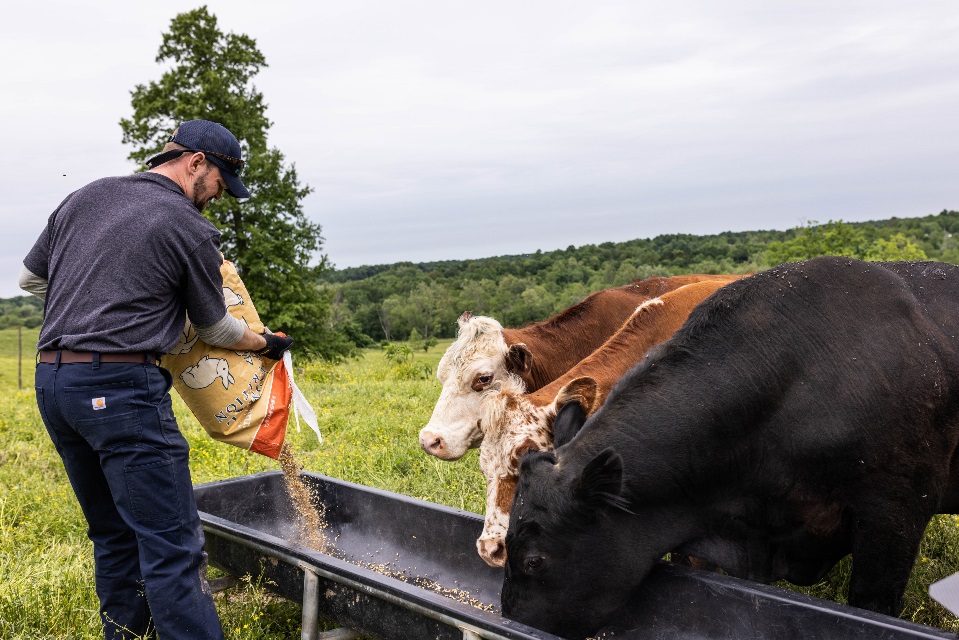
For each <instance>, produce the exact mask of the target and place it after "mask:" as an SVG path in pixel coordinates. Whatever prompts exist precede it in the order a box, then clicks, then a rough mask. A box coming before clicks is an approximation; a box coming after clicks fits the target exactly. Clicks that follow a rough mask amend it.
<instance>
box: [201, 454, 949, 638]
mask: <svg viewBox="0 0 959 640" xmlns="http://www.w3.org/2000/svg"><path fill="white" fill-rule="evenodd" d="M301 477H302V478H303V480H304V481H305V482H306V483H308V485H309V486H310V487H311V490H312V491H314V493H315V499H316V500H318V501H319V502H320V503H322V505H324V506H325V508H326V524H327V526H328V530H327V535H328V536H329V537H330V538H331V539H334V540H335V546H336V551H335V552H334V555H335V556H336V557H334V556H331V555H326V554H323V553H319V552H317V551H313V550H311V549H309V548H308V547H305V546H303V545H301V544H299V543H297V542H296V540H297V539H298V535H297V525H296V523H297V520H296V512H295V510H294V509H293V506H292V503H291V501H290V499H289V497H288V495H287V491H286V487H285V484H284V478H283V474H282V473H281V472H279V471H271V472H266V473H259V474H255V475H252V476H246V477H242V478H236V479H232V480H224V481H221V482H213V483H209V484H204V485H200V486H197V487H196V497H197V504H198V506H199V508H200V512H201V513H200V518H201V519H202V521H203V527H204V530H205V532H206V548H207V552H208V553H209V556H210V563H211V564H212V565H213V566H216V567H218V568H220V569H223V570H224V571H227V572H229V573H231V574H234V575H240V576H242V575H246V574H250V575H252V576H261V575H262V576H263V579H264V584H266V585H267V586H268V587H269V588H271V589H273V590H274V591H276V592H278V593H280V594H281V595H283V596H285V597H287V598H290V599H294V600H297V601H302V602H303V603H304V608H303V635H302V637H303V638H304V639H311V638H317V637H319V634H318V632H317V630H316V629H317V620H318V619H319V618H321V617H322V618H327V619H333V620H336V621H337V622H338V623H339V624H341V625H343V626H345V627H349V628H351V629H356V630H359V631H361V632H363V633H365V634H367V635H369V636H373V637H378V638H385V639H389V640H416V639H419V638H430V639H433V638H437V639H444V640H445V639H457V640H458V639H460V638H463V639H467V640H469V639H474V638H488V639H491V640H492V639H504V640H505V639H508V640H558V639H557V638H556V636H553V635H551V634H548V633H545V632H543V631H539V630H537V629H533V628H530V627H527V626H524V625H521V624H519V623H516V622H513V621H511V620H508V619H506V618H503V617H502V616H501V615H499V613H498V610H499V600H500V588H501V587H502V580H503V574H502V571H501V570H498V569H493V568H491V567H489V566H487V565H486V564H485V563H484V562H483V561H482V560H481V559H480V558H479V556H478V555H477V554H476V551H475V541H476V538H477V537H478V536H479V534H480V531H481V530H482V527H483V520H482V518H480V517H479V516H477V515H476V514H473V513H468V512H465V511H461V510H458V509H451V508H448V507H444V506H440V505H436V504H432V503H429V502H425V501H422V500H416V499H413V498H409V497H407V496H403V495H399V494H394V493H390V492H387V491H380V490H377V489H372V488H370V487H365V486H361V485H356V484H352V483H348V482H343V481H340V480H336V479H333V478H327V477H325V476H321V475H317V474H313V473H302V474H301ZM597 636H598V637H601V638H623V639H628V640H638V639H639V638H643V639H644V640H645V639H648V638H653V639H656V638H662V639H666V638H670V639H673V638H675V639H677V640H678V639H687V638H688V639H707V638H709V639H714V638H715V639H719V638H737V639H739V638H776V639H779V638H822V639H824V640H832V639H837V640H838V639H843V640H845V639H850V638H861V639H863V640H865V639H867V638H868V639H874V638H881V639H886V640H900V639H902V640H905V639H907V638H908V639H914V638H926V639H932V638H952V639H955V638H956V636H955V635H953V634H950V633H946V632H944V631H941V630H938V629H933V628H931V627H926V626H922V625H917V624H912V623H909V622H905V621H902V620H899V619H897V618H891V617H888V616H881V615H877V614H872V613H870V612H866V611H863V610H861V609H856V608H853V607H847V606H843V605H839V604H836V603H833V602H828V601H825V600H819V599H816V598H810V597H807V596H803V595H800V594H796V593H793V592H790V591H785V590H782V589H778V588H775V587H769V586H765V585H757V584H754V583H751V582H747V581H744V580H737V579H735V578H730V577H727V576H722V575H718V574H713V573H708V572H702V571H695V570H692V569H688V568H685V567H678V566H672V565H667V564H662V565H660V566H659V567H657V569H656V570H655V571H654V572H653V574H652V576H651V577H650V578H649V579H648V580H647V581H646V582H645V583H644V585H643V587H642V588H641V589H640V591H639V593H637V594H636V596H635V597H634V598H633V600H632V601H631V602H630V603H629V604H628V605H627V606H626V607H624V609H623V610H622V611H621V612H620V615H619V616H618V618H617V619H616V620H614V621H611V623H610V626H609V627H607V628H606V629H604V630H603V631H601V632H599V633H598V634H597Z"/></svg>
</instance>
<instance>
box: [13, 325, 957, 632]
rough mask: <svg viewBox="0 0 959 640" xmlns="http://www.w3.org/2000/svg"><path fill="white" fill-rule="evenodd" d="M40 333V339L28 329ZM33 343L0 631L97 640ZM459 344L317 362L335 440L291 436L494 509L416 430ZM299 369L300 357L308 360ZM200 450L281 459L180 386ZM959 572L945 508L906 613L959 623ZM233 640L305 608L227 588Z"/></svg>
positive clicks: (399, 481) (216, 460)
mask: <svg viewBox="0 0 959 640" xmlns="http://www.w3.org/2000/svg"><path fill="white" fill-rule="evenodd" d="M28 333H29V338H28V336H27V334H28ZM35 341H36V330H32V331H29V332H28V331H25V332H24V342H25V344H27V345H28V349H27V357H26V361H25V363H24V387H25V388H24V390H18V389H17V368H16V367H17V359H16V348H17V344H16V330H10V329H8V330H3V331H0V442H2V446H0V487H3V491H2V492H0V638H4V639H23V640H26V639H30V640H39V639H52V638H57V639H67V638H69V639H71V640H74V639H76V640H95V639H98V638H100V637H101V635H100V633H101V632H100V625H99V620H98V616H97V600H96V594H95V593H94V589H93V559H92V549H91V546H90V544H89V542H88V541H87V538H86V533H85V524H84V521H83V517H82V515H81V513H80V510H79V508H78V507H77V505H76V501H75V498H74V497H73V493H72V491H71V489H70V486H69V484H68V482H67V479H66V476H65V474H64V472H63V468H62V466H61V464H60V460H59V458H58V456H57V454H56V452H55V451H54V449H53V445H52V444H51V443H50V440H49V438H48V437H47V434H46V432H45V430H44V427H43V424H42V422H41V421H40V417H39V414H38V413H37V409H36V405H35V403H34V396H33V390H32V384H33V377H32V373H33V352H32V347H33V345H34V344H35ZM447 345H448V342H445V343H441V344H439V345H437V346H435V347H433V348H432V349H431V350H430V352H429V353H425V354H424V353H423V352H422V351H419V352H417V353H416V354H415V355H414V356H412V360H413V361H412V362H407V361H406V360H405V359H398V358H396V357H394V358H393V359H387V358H386V357H385V355H384V353H383V352H382V351H381V350H379V349H370V350H366V351H365V352H364V353H363V357H361V358H360V359H357V360H351V361H348V362H346V363H344V364H341V365H328V364H307V365H305V366H304V367H302V371H300V372H299V375H298V379H297V382H298V384H299V385H300V387H301V388H302V389H303V391H304V393H305V394H306V396H307V397H308V398H309V399H310V401H311V403H312V404H313V407H314V408H315V409H316V412H317V416H318V418H319V423H320V429H321V431H322V433H323V443H322V444H320V443H318V442H317V440H316V437H315V435H314V434H313V432H312V431H311V430H310V429H309V428H308V427H306V426H304V428H303V430H302V431H301V432H297V431H296V429H295V427H294V426H292V425H291V427H290V433H289V438H288V440H289V441H290V442H291V443H292V444H293V446H294V448H295V450H296V452H297V454H298V457H299V458H300V460H301V462H303V464H304V466H305V468H306V469H307V470H310V471H315V472H318V473H322V474H325V475H329V476H334V477H337V478H342V479H345V480H349V481H352V482H357V483H362V484H366V485H370V486H374V487H378V488H381V489H386V490H390V491H396V492H400V493H404V494H407V495H410V496H414V497H417V498H422V499H424V500H430V501H433V502H438V503H442V504H446V505H450V506H454V507H458V508H461V509H467V510H470V511H474V512H477V513H482V511H483V505H484V499H483V493H484V489H483V487H484V481H483V478H482V476H481V474H480V472H479V469H478V465H477V457H476V452H475V451H473V452H470V454H469V455H467V456H466V457H465V458H464V459H462V460H460V461H457V462H454V463H447V462H441V461H439V460H437V459H435V458H432V457H429V456H426V455H425V454H423V453H422V452H421V451H420V448H419V445H418V442H417V433H418V431H419V429H420V427H422V425H424V424H425V423H426V422H427V420H428V419H429V416H430V413H431V411H432V408H433V404H434V403H435V401H436V398H437V396H438V394H439V383H438V382H437V381H436V379H435V377H432V376H430V377H426V376H425V375H424V368H425V367H430V368H433V369H435V366H436V363H437V362H438V361H439V358H440V356H441V355H442V353H443V350H444V349H445V348H446V346H447ZM296 366H297V367H299V365H296ZM174 402H175V407H176V411H177V419H178V420H179V423H180V426H181V428H182V430H183V431H184V433H185V435H186V436H187V438H188V439H189V441H190V444H191V446H192V454H191V455H192V459H193V460H192V470H193V480H194V482H195V483H201V482H209V481H212V480H219V479H223V478H230V477H235V476H239V475H245V474H249V473H256V472H259V471H266V470H272V469H277V468H278V464H277V463H276V462H275V461H273V460H270V459H268V458H265V457H262V456H259V455H256V454H250V453H247V452H245V451H242V450H240V449H236V448H234V447H230V446H228V445H223V444H219V443H216V442H214V441H213V440H211V439H210V438H209V437H208V436H207V435H206V434H205V433H204V432H203V430H202V429H201V428H200V427H199V425H197V423H196V422H195V421H194V420H193V418H192V416H191V415H190V414H189V412H188V410H186V408H185V407H184V405H183V404H182V403H181V402H180V401H179V399H178V398H177V397H176V396H175V395H174ZM849 567H850V565H849V563H848V561H846V562H844V563H841V564H840V565H839V566H837V567H836V569H834V570H833V572H832V573H831V574H830V575H829V576H828V577H827V579H826V580H824V581H823V582H822V583H821V584H819V585H817V586H816V587H813V588H811V589H806V590H805V591H806V592H807V593H812V594H814V595H818V596H821V597H826V598H834V599H837V600H841V599H842V598H841V596H840V595H839V594H843V593H845V584H846V581H847V579H848V573H849ZM956 571H959V518H957V517H954V516H940V517H939V518H937V519H936V520H935V521H934V522H933V523H932V524H931V525H930V528H929V530H928V532H927V534H926V538H925V540H924V544H923V548H922V550H921V552H920V556H919V558H918V560H917V562H916V568H915V570H914V572H913V577H912V581H911V583H910V587H909V592H908V593H907V599H906V606H905V608H904V611H903V612H902V617H903V618H905V619H908V620H914V621H916V622H922V623H925V624H930V625H935V626H938V627H941V628H944V629H948V630H951V631H959V621H957V619H956V618H954V617H953V616H951V615H949V614H948V613H947V612H945V611H944V610H943V609H942V608H940V607H939V606H938V605H936V604H935V603H934V602H932V601H931V600H930V599H929V597H928V595H927V594H926V589H927V588H928V585H929V584H930V583H931V582H933V581H935V580H937V579H939V578H941V577H945V576H947V575H949V574H951V573H954V572H956ZM216 599H217V608H218V610H219V612H220V617H221V620H222V622H223V627H224V631H225V633H226V637H227V638H229V639H231V640H256V639H260V638H266V639H280V638H292V637H299V621H300V607H299V605H298V604H297V603H293V602H288V601H285V600H282V599H280V598H277V597H275V596H272V595H271V594H270V592H269V591H268V590H266V589H264V588H262V586H261V585H258V584H256V579H255V577H254V578H251V577H250V576H246V582H245V583H244V584H243V585H241V586H240V587H237V588H235V589H230V590H227V591H225V592H223V593H220V594H217V596H216Z"/></svg>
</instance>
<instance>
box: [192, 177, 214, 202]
mask: <svg viewBox="0 0 959 640" xmlns="http://www.w3.org/2000/svg"><path fill="white" fill-rule="evenodd" d="M208 175H210V168H209V167H207V168H206V171H205V172H204V173H203V175H201V176H200V177H198V178H197V179H196V182H194V183H193V206H195V207H196V208H197V209H199V210H200V211H203V210H204V209H206V207H207V205H208V204H210V201H211V200H213V196H210V197H209V198H207V199H206V200H201V199H200V197H199V194H201V193H206V177H207V176H208Z"/></svg>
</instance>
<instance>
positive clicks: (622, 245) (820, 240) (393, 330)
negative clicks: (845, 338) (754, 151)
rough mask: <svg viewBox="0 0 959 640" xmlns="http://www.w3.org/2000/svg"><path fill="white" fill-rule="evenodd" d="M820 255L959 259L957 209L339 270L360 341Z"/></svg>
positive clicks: (349, 320) (336, 278) (514, 320)
mask: <svg viewBox="0 0 959 640" xmlns="http://www.w3.org/2000/svg"><path fill="white" fill-rule="evenodd" d="M817 255H847V256H851V257H857V258H862V259H867V260H897V259H930V260H941V261H945V262H954V263H959V212H956V211H943V212H942V213H940V214H937V215H930V216H926V217H923V218H906V219H902V218H892V219H890V220H880V221H874V222H862V223H844V222H841V221H839V222H829V223H826V224H822V225H819V224H810V225H807V226H804V227H799V228H796V229H791V230H789V231H744V232H738V233H732V232H727V233H720V234H716V235H708V236H695V235H689V234H670V235H662V236H657V237H655V238H652V239H642V240H627V241H624V242H604V243H602V244H599V245H584V246H581V247H572V246H570V247H568V248H567V249H563V250H556V251H548V252H542V251H537V252H536V253H531V254H524V255H512V256H499V257H493V258H483V259H480V260H446V261H440V262H421V263H415V264H414V263H411V262H400V263H395V264H388V265H377V266H363V267H354V268H348V269H339V270H335V271H331V272H329V273H328V274H327V275H326V278H325V279H326V282H327V283H328V284H329V286H330V287H333V288H334V289H335V291H336V305H337V313H336V314H335V315H336V317H337V321H338V322H339V323H340V324H341V326H342V327H343V328H344V329H345V330H346V331H347V332H348V334H349V335H350V336H351V337H352V338H353V339H354V340H357V341H361V340H362V336H367V337H369V338H371V339H373V340H376V341H379V340H384V339H385V340H405V339H407V338H408V337H409V336H410V334H411V333H413V332H414V331H415V334H416V335H418V336H420V337H429V336H435V337H452V336H453V335H454V334H455V332H456V318H457V317H458V316H459V315H460V313H462V312H463V311H465V310H469V311H472V312H473V313H476V314H484V315H491V316H493V317H495V318H497V319H498V320H500V321H501V322H502V323H503V324H504V325H505V326H517V325H522V324H525V323H528V322H532V321H537V320H542V319H544V318H546V317H548V316H550V315H551V314H553V313H556V312H557V311H560V310H562V309H564V308H565V307H567V306H569V305H571V304H574V303H576V302H578V301H579V300H581V299H582V298H583V297H585V296H586V295H588V294H589V293H591V292H593V291H597V290H599V289H603V288H607V287H613V286H618V285H622V284H627V283H629V282H630V281H632V280H634V279H636V278H645V277H648V276H650V275H676V274H680V273H748V272H755V271H761V270H763V269H767V268H769V267H772V266H775V265H777V264H780V263H782V262H788V261H792V260H800V259H805V258H811V257H815V256H817Z"/></svg>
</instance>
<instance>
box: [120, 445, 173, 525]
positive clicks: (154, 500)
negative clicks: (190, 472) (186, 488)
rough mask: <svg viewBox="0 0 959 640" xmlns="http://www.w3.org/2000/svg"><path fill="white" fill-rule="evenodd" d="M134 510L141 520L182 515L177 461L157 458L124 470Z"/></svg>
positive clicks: (131, 509)
mask: <svg viewBox="0 0 959 640" xmlns="http://www.w3.org/2000/svg"><path fill="white" fill-rule="evenodd" d="M123 474H124V476H125V478H126V483H127V492H128V494H129V496H130V511H131V513H132V514H133V517H134V519H136V521H137V522H157V521H167V520H175V519H177V518H178V517H179V515H180V503H179V494H178V493H177V477H176V467H175V465H174V464H173V460H170V459H165V460H156V461H154V462H148V463H146V464H138V465H134V466H127V467H125V468H124V469H123Z"/></svg>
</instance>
